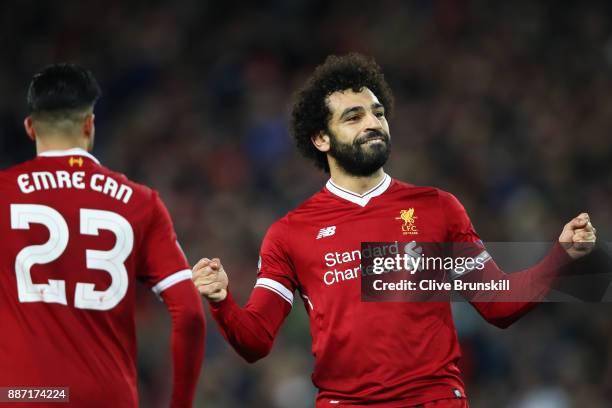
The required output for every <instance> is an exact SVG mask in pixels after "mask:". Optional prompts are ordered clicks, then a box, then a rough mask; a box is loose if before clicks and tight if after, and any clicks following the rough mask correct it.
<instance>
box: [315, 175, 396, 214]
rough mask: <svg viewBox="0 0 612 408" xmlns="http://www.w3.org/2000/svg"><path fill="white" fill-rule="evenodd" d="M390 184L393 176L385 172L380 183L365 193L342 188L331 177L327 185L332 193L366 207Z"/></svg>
mask: <svg viewBox="0 0 612 408" xmlns="http://www.w3.org/2000/svg"><path fill="white" fill-rule="evenodd" d="M390 185H391V177H390V176H389V175H388V174H386V173H385V176H384V177H383V179H382V180H381V181H380V183H378V184H377V185H376V186H375V187H374V188H372V189H371V190H370V191H367V192H365V193H364V194H357V193H354V192H352V191H349V190H347V189H345V188H342V187H340V186H338V185H337V184H334V182H333V181H332V180H331V179H329V180H328V181H327V184H326V185H325V187H326V188H327V190H328V191H329V192H330V193H332V194H334V195H337V196H338V197H340V198H343V199H345V200H347V201H350V202H352V203H355V204H357V205H359V206H361V207H365V206H366V205H367V204H368V202H369V201H370V200H371V199H372V198H374V197H378V196H379V195H381V194H382V193H384V192H385V191H387V189H388V188H389V186H390Z"/></svg>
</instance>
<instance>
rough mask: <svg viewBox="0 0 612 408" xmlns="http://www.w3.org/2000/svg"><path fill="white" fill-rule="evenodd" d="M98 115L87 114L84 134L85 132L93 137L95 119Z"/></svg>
mask: <svg viewBox="0 0 612 408" xmlns="http://www.w3.org/2000/svg"><path fill="white" fill-rule="evenodd" d="M95 117H96V115H94V114H93V113H88V114H87V116H85V121H84V122H83V134H85V135H86V136H88V137H91V136H92V135H93V133H94V129H95V126H94V119H95Z"/></svg>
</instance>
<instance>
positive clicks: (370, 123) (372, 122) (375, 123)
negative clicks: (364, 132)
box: [365, 112, 383, 130]
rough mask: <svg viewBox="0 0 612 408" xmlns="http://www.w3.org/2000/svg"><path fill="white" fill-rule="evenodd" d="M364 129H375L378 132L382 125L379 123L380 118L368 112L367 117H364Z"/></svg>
mask: <svg viewBox="0 0 612 408" xmlns="http://www.w3.org/2000/svg"><path fill="white" fill-rule="evenodd" d="M365 125H366V129H376V130H380V129H382V127H383V126H382V123H381V121H380V118H379V117H378V116H376V115H375V114H374V112H369V113H368V115H367V117H366V122H365Z"/></svg>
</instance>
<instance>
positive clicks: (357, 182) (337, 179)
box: [330, 166, 385, 195]
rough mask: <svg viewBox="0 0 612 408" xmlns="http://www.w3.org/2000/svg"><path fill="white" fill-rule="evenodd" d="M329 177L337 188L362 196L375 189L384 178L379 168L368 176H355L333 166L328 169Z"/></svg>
mask: <svg viewBox="0 0 612 408" xmlns="http://www.w3.org/2000/svg"><path fill="white" fill-rule="evenodd" d="M330 175H331V180H332V182H333V183H334V184H335V185H337V186H338V187H342V188H343V189H345V190H348V191H351V192H353V193H355V194H360V195H362V194H364V193H367V192H368V191H370V190H372V189H373V188H374V187H376V185H377V184H378V183H380V182H381V180H382V179H383V178H384V177H385V172H384V170H383V168H382V167H381V168H380V169H378V170H376V171H375V172H374V173H372V174H371V175H369V176H355V175H352V174H348V173H346V172H345V171H344V170H342V169H340V168H338V167H336V166H334V167H330Z"/></svg>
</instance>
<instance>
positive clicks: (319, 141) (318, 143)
mask: <svg viewBox="0 0 612 408" xmlns="http://www.w3.org/2000/svg"><path fill="white" fill-rule="evenodd" d="M310 140H311V141H312V144H313V145H314V146H315V147H316V148H317V150H319V151H320V152H323V153H327V152H328V151H329V149H330V138H329V135H328V134H327V133H324V132H319V133H317V134H316V135H315V136H313V137H311V138H310Z"/></svg>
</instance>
